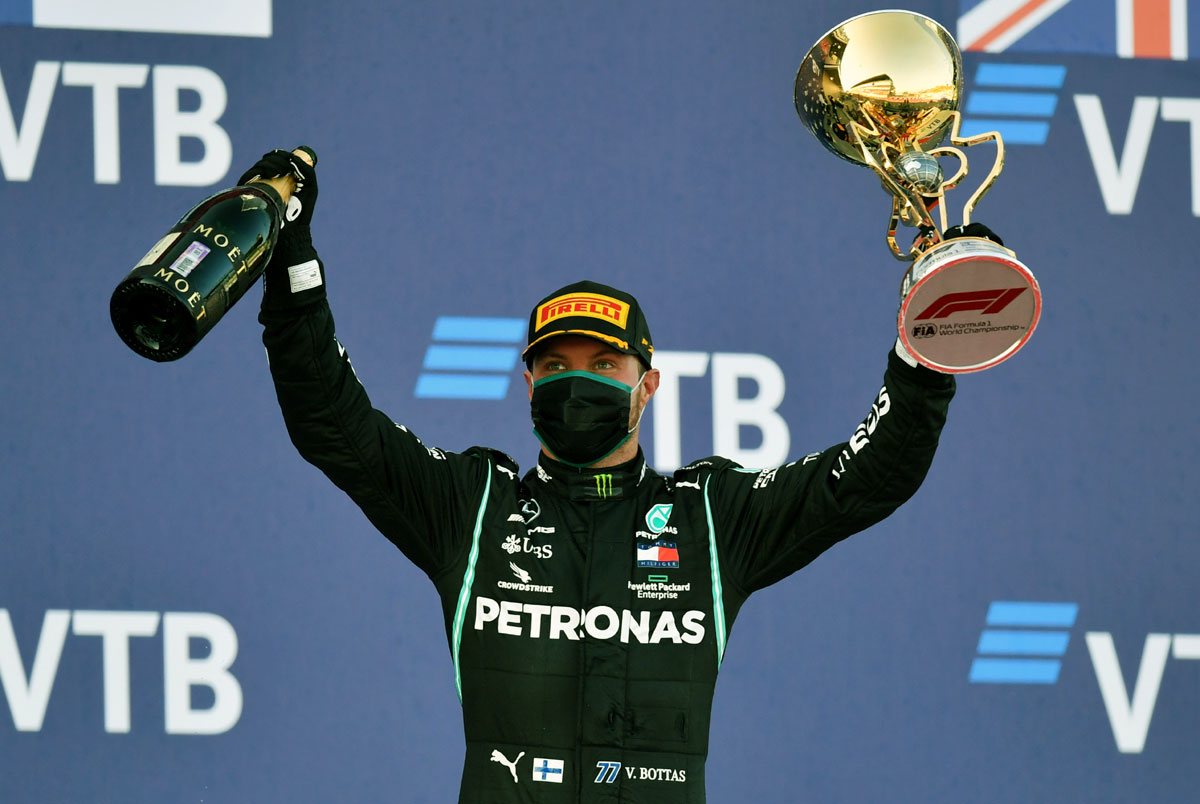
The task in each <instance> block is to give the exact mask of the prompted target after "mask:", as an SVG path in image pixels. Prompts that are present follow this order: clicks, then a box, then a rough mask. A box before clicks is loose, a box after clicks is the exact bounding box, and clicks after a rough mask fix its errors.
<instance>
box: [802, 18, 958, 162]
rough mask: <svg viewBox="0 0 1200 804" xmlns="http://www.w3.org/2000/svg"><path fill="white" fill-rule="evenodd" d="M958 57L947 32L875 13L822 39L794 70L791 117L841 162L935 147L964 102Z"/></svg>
mask: <svg viewBox="0 0 1200 804" xmlns="http://www.w3.org/2000/svg"><path fill="white" fill-rule="evenodd" d="M962 85H963V79H962V54H961V53H960V51H959V49H958V45H957V43H955V41H954V38H953V37H952V36H951V35H950V33H949V32H948V31H947V30H946V29H945V28H943V27H942V26H941V25H939V24H938V23H937V22H936V21H934V20H932V19H930V18H929V17H926V16H924V15H922V14H918V13H916V12H914V11H900V10H887V11H873V12H870V13H868V14H862V15H860V16H857V17H852V18H851V19H848V20H846V21H845V22H843V23H841V24H840V25H838V26H837V27H835V28H833V29H832V30H831V31H829V32H828V33H827V34H825V35H824V36H822V37H821V38H820V39H819V40H818V41H817V43H816V44H815V45H813V46H812V48H811V49H810V50H809V52H808V55H807V56H806V57H805V58H804V61H803V62H802V63H801V65H800V69H799V71H797V73H796V88H795V102H796V113H797V114H799V115H800V119H801V120H803V121H804V124H805V125H806V126H807V127H808V129H809V130H810V131H811V132H812V133H813V134H814V135H815V136H816V138H817V139H818V140H819V141H820V142H821V144H822V145H824V146H825V147H826V148H828V149H829V150H830V151H832V152H833V153H835V154H837V155H838V156H840V157H842V158H843V159H846V160H849V161H851V162H854V163H855V164H859V165H863V164H866V162H865V161H864V159H863V156H862V152H861V151H860V148H859V144H858V142H857V140H856V138H855V136H854V134H853V132H852V130H851V126H852V125H854V124H856V125H857V127H858V133H859V134H860V135H861V136H862V137H863V139H864V140H865V141H866V142H867V145H868V146H869V147H879V145H880V144H882V143H888V144H890V145H891V146H893V147H894V148H895V149H896V150H897V151H903V150H912V149H914V148H915V149H918V150H928V149H930V148H935V147H937V146H938V145H939V144H940V143H941V141H942V139H944V138H945V136H946V134H947V132H948V131H949V130H950V125H951V123H952V121H953V112H955V111H956V110H957V109H958V105H959V101H960V99H961V97H962Z"/></svg>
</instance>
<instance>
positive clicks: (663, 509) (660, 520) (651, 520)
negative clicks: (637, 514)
mask: <svg viewBox="0 0 1200 804" xmlns="http://www.w3.org/2000/svg"><path fill="white" fill-rule="evenodd" d="M670 518H671V505H670V503H659V504H658V505H656V506H654V507H653V508H651V509H650V510H649V511H647V512H646V527H647V528H649V529H650V532H651V533H662V532H663V528H665V527H666V526H667V520H669V519H670Z"/></svg>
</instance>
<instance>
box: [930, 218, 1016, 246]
mask: <svg viewBox="0 0 1200 804" xmlns="http://www.w3.org/2000/svg"><path fill="white" fill-rule="evenodd" d="M954 237H982V238H985V239H987V240H991V241H992V242H993V243H995V244H997V245H1000V246H1003V245H1004V241H1003V240H1001V239H1000V235H998V234H996V233H995V232H993V231H992V230H991V229H989V228H987V227H986V226H984V225H983V224H982V223H968V224H967V225H966V226H951V227H950V228H949V229H947V230H946V231H945V233H944V234H943V235H942V239H943V240H950V239H951V238H954Z"/></svg>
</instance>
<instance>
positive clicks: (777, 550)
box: [242, 151, 954, 804]
mask: <svg viewBox="0 0 1200 804" xmlns="http://www.w3.org/2000/svg"><path fill="white" fill-rule="evenodd" d="M288 172H292V173H294V174H295V175H296V176H297V178H298V180H299V182H300V188H299V189H298V190H297V193H296V196H295V197H296V198H297V199H298V200H299V203H296V202H293V209H292V214H293V216H294V219H293V220H292V221H291V222H290V223H288V224H287V225H286V227H285V228H284V229H283V232H282V234H281V237H280V240H279V243H278V245H277V247H276V250H275V252H274V254H273V256H272V258H271V263H270V265H269V266H268V267H267V269H266V287H265V292H264V296H263V302H262V312H261V315H260V319H259V320H260V321H261V322H262V324H263V326H264V328H265V329H264V333H263V340H264V342H265V344H266V347H267V352H268V356H269V359H270V370H271V374H272V376H273V378H274V382H275V388H276V391H277V394H278V397H279V404H280V407H281V408H282V410H283V417H284V420H285V422H286V424H287V428H288V432H289V433H290V435H291V438H292V441H293V442H294V443H295V445H296V447H297V448H298V449H299V451H300V454H301V455H302V456H303V457H304V458H305V459H306V460H308V461H309V462H311V463H313V464H314V465H316V466H317V467H319V468H320V469H321V470H322V471H323V472H324V473H325V474H326V475H327V476H328V477H329V478H330V479H331V480H332V481H333V482H334V483H335V484H337V486H338V487H340V488H341V489H342V490H343V491H345V492H346V493H347V494H349V495H350V497H351V498H353V500H354V501H355V502H356V503H357V504H358V505H359V506H360V507H361V508H362V510H363V512H364V513H365V514H366V515H367V517H368V518H369V519H370V521H371V522H372V523H373V524H374V525H375V526H376V527H377V528H378V529H379V530H380V531H381V532H382V533H383V535H384V536H386V537H387V538H388V539H389V540H391V541H392V542H393V543H394V544H395V545H396V546H397V547H398V548H399V549H400V550H401V552H403V553H404V555H405V556H407V557H408V559H409V560H410V561H412V562H413V563H414V564H416V565H417V566H418V567H419V568H420V569H421V570H423V571H424V572H425V573H426V574H427V575H428V576H429V579H430V580H431V581H433V584H434V586H435V587H436V588H437V592H438V595H439V596H440V598H441V601H442V611H443V616H444V626H445V629H446V637H447V640H448V642H449V647H450V655H451V658H452V661H453V670H454V683H455V686H456V688H457V690H458V694H459V698H460V701H461V704H462V713H463V728H464V730H465V736H466V756H465V758H464V761H463V771H462V782H461V787H460V794H459V801H460V802H464V803H467V804H480V802H486V803H487V804H504V803H506V802H543V803H544V804H556V803H558V802H587V803H588V804H600V803H601V802H605V803H610V804H616V803H617V802H622V803H624V804H684V802H687V803H688V804H698V803H699V802H703V801H704V798H705V793H704V763H705V757H706V755H707V751H708V731H709V717H710V711H711V707H712V696H713V686H714V683H715V682H716V678H717V670H718V669H719V668H720V666H721V659H722V656H723V654H724V652H725V644H726V640H727V639H728V636H729V630H730V628H731V627H732V626H733V621H734V619H735V618H736V617H737V614H738V610H739V609H740V608H741V606H742V604H743V603H744V602H745V600H746V598H747V597H748V596H749V595H750V593H751V592H754V591H755V590H758V589H762V588H763V587H766V586H768V585H770V584H773V583H775V582H776V581H779V580H781V579H782V578H785V577H787V576H788V575H790V574H791V573H793V572H795V571H796V570H798V569H800V568H801V567H803V566H805V565H806V564H808V563H809V562H810V561H812V560H813V559H814V558H816V557H817V556H818V555H819V554H820V553H821V552H823V551H824V550H826V549H827V548H829V547H830V546H831V545H833V544H834V543H835V542H837V541H839V540H841V539H844V538H846V537H847V536H849V535H850V534H852V533H855V532H857V531H860V530H862V529H864V528H866V527H868V526H870V525H872V524H874V523H876V522H878V521H879V520H881V519H883V518H884V517H886V516H887V515H888V514H890V513H891V512H892V511H893V510H895V508H896V507H897V506H899V505H900V504H901V503H903V502H904V501H905V500H907V499H908V498H909V497H910V496H911V495H912V494H913V493H914V492H915V491H916V490H917V487H918V486H919V485H920V484H921V481H922V480H923V479H924V477H925V473H926V471H927V470H928V468H929V465H930V462H931V461H932V459H933V453H934V450H935V448H936V446H937V442H938V435H939V433H940V431H941V428H942V424H943V422H944V421H945V416H946V410H947V407H948V405H949V403H950V398H951V397H952V396H953V394H954V378H953V377H952V376H949V375H944V374H939V373H936V372H933V371H930V370H928V369H926V368H924V367H920V366H918V365H917V364H916V362H915V361H914V360H913V359H912V358H911V356H910V355H907V354H906V353H905V352H904V351H903V347H901V346H897V347H896V348H895V349H893V350H892V351H891V352H890V353H889V354H888V364H887V370H886V372H885V373H884V387H883V389H882V390H880V391H879V393H878V394H877V395H876V396H875V397H874V398H873V399H871V400H869V401H867V405H868V407H869V412H868V413H867V416H866V419H865V420H864V421H863V422H862V423H861V424H859V425H858V427H857V429H856V430H853V431H852V434H851V436H850V439H849V440H848V441H847V442H846V443H842V444H837V445H835V446H833V447H830V448H829V449H826V450H825V451H823V452H819V453H813V454H811V455H808V456H806V457H803V458H801V459H799V460H796V461H793V462H791V463H789V464H787V465H785V466H780V467H777V468H769V469H763V470H761V471H760V470H757V469H744V468H742V467H741V466H739V465H737V464H736V463H733V462H732V461H729V460H726V459H724V458H720V457H711V458H705V459H703V460H699V461H696V462H694V463H692V464H690V465H689V466H685V467H683V468H682V469H680V470H678V471H676V472H675V473H674V474H673V475H672V476H662V475H659V474H657V473H656V472H655V471H654V470H653V469H651V468H650V467H649V466H648V465H647V464H646V460H645V458H644V457H643V454H642V451H641V449H640V448H639V446H638V425H639V423H640V422H641V419H642V415H643V414H644V413H645V410H646V405H647V404H648V403H649V402H650V399H651V397H653V396H654V393H655V390H656V389H657V388H658V384H659V373H658V371H657V370H656V369H655V368H654V367H653V366H654V360H653V358H654V346H653V342H652V340H651V337H650V330H649V328H648V326H647V323H646V319H645V317H644V315H643V312H642V309H641V307H640V306H639V305H638V302H637V300H636V299H635V298H634V297H633V296H631V295H630V294H628V293H625V292H623V291H621V290H618V289H616V288H612V287H608V286H606V285H602V284H598V283H595V282H586V281H585V282H576V283H573V284H570V285H567V286H566V287H563V288H560V289H558V290H555V291H554V292H552V293H549V294H548V295H547V296H546V297H545V298H544V299H542V300H541V301H539V302H538V303H537V304H536V305H534V307H533V310H532V313H531V315H530V319H529V338H528V347H527V348H526V349H525V352H524V359H525V362H526V366H527V370H526V371H525V381H526V383H527V384H528V390H529V399H530V406H531V412H532V418H533V423H534V431H535V433H536V435H537V437H538V438H539V439H540V441H541V452H540V454H539V455H538V460H537V464H536V465H535V466H534V467H533V469H532V470H531V471H528V472H526V473H525V474H524V475H522V474H520V473H519V471H518V467H517V464H516V463H514V462H513V461H512V459H510V458H509V457H508V456H507V455H505V454H503V453H501V452H497V451H495V450H491V449H486V448H482V447H472V448H470V449H467V450H466V451H464V452H458V453H455V452H448V451H443V450H440V449H436V448H426V447H425V445H424V444H422V443H421V441H420V440H419V439H418V438H417V437H416V436H415V435H414V434H413V433H412V432H410V431H409V430H408V429H407V428H406V427H404V426H402V425H398V424H395V423H393V421H392V420H391V419H390V418H388V417H387V416H386V415H384V414H383V413H381V412H379V411H378V410H375V409H373V408H372V407H371V403H370V400H369V399H368V398H367V393H366V391H365V390H364V389H363V387H362V385H360V384H359V381H358V379H357V378H356V376H355V374H354V370H353V368H352V367H351V364H350V361H349V358H348V357H347V355H346V352H345V350H344V349H343V347H342V346H341V344H339V343H338V341H337V339H336V337H335V334H334V323H333V316H332V314H331V313H330V309H329V305H328V304H327V302H326V295H325V273H324V267H323V265H322V263H321V262H320V260H319V259H318V258H317V254H316V251H315V250H314V249H313V246H312V239H311V235H310V229H309V224H310V221H311V219H312V212H313V206H314V204H315V201H316V195H317V182H316V173H315V171H314V169H313V168H311V167H310V166H308V165H307V164H306V163H304V162H302V161H301V160H299V159H295V158H292V157H291V155H290V154H289V153H288V152H286V151H273V152H271V153H269V154H266V155H265V156H264V157H263V159H262V160H261V161H260V162H259V163H258V164H256V165H255V166H254V167H253V168H251V169H250V170H249V171H248V172H247V173H246V174H245V175H244V176H243V177H242V181H243V182H244V181H247V180H249V179H251V178H253V177H255V176H264V177H265V176H275V175H281V174H284V173H288ZM297 212H298V214H297Z"/></svg>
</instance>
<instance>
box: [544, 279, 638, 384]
mask: <svg viewBox="0 0 1200 804" xmlns="http://www.w3.org/2000/svg"><path fill="white" fill-rule="evenodd" d="M556 335H582V336H584V337H586V338H595V339H596V340H598V341H600V342H602V343H604V344H605V345H607V346H611V347H612V348H613V349H616V350H617V351H618V352H624V353H625V354H627V355H637V356H638V357H640V358H641V359H642V362H643V363H645V364H646V365H647V366H649V365H650V358H651V357H653V356H654V344H653V342H652V341H651V340H650V328H649V327H648V326H646V317H645V316H643V315H642V308H641V307H640V306H639V305H638V302H637V299H635V298H633V296H631V295H629V294H628V293H626V292H625V291H623V290H617V289H616V288H614V287H609V286H608V285H602V284H600V283H599V282H588V281H586V280H585V281H583V282H575V283H574V284H570V285H567V286H566V287H564V288H559V289H558V290H556V291H554V292H553V293H551V294H550V295H549V296H547V297H546V298H544V299H542V300H541V301H540V302H538V303H537V304H536V305H534V308H533V312H532V313H530V314H529V339H528V341H527V342H528V344H529V345H528V346H526V347H525V351H524V352H522V354H521V357H523V358H525V362H526V363H528V362H529V361H530V359H531V358H532V355H533V352H534V347H536V346H537V345H538V344H539V343H541V342H543V341H545V340H547V339H548V338H553V337H554V336H556Z"/></svg>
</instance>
